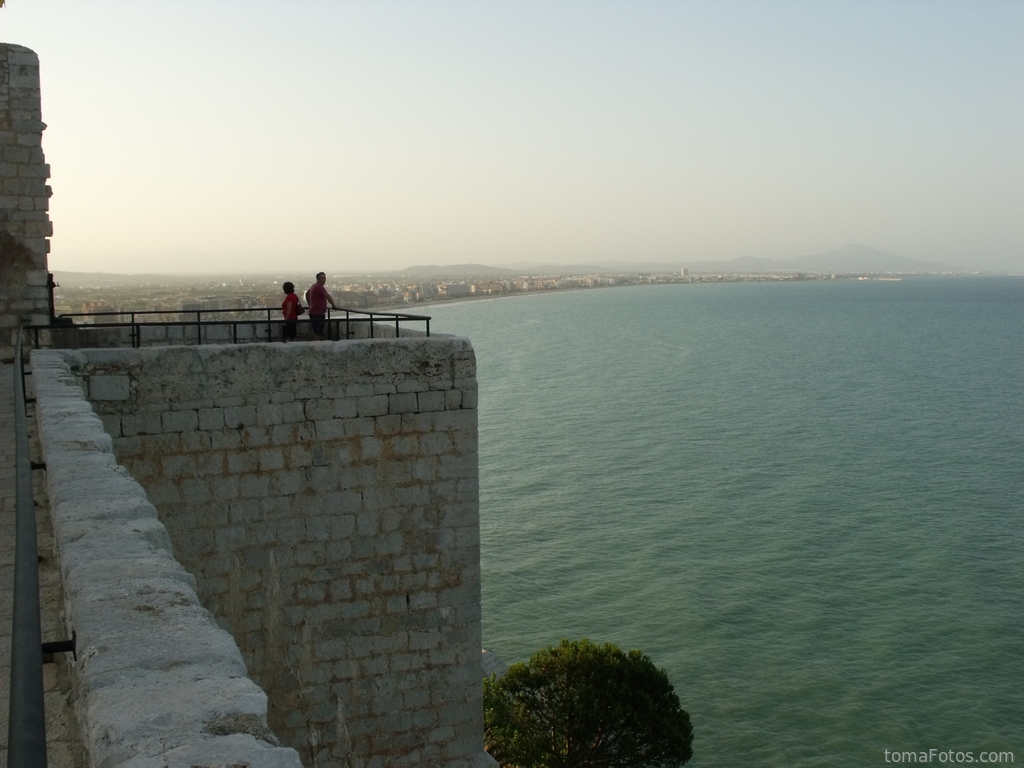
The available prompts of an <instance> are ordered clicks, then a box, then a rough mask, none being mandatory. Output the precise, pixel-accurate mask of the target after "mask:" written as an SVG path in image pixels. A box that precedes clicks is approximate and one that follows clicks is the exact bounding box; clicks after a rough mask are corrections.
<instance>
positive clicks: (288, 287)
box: [281, 283, 295, 293]
mask: <svg viewBox="0 0 1024 768" xmlns="http://www.w3.org/2000/svg"><path fill="white" fill-rule="evenodd" d="M281 287H282V288H284V292H285V293H295V285H294V284H292V283H285V284H284V285H282V286H281Z"/></svg>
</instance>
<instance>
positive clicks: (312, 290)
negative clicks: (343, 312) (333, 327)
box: [306, 272, 338, 341]
mask: <svg viewBox="0 0 1024 768" xmlns="http://www.w3.org/2000/svg"><path fill="white" fill-rule="evenodd" d="M326 284H327V275H326V274H324V273H323V272H317V273H316V282H315V283H313V284H312V285H311V286H309V289H308V290H307V291H306V304H307V305H308V306H309V321H310V323H312V325H313V335H314V336H316V337H317V338H318V339H320V340H321V341H322V340H323V338H324V327H325V325H326V323H327V305H328V304H330V305H331V309H337V308H338V307H337V306H335V304H334V299H333V298H331V294H330V293H328V292H327V288H325V287H324V286H325V285H326Z"/></svg>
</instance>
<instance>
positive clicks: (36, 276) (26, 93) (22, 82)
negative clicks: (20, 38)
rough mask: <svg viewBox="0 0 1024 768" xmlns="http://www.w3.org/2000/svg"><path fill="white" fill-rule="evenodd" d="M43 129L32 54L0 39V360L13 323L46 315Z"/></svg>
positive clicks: (7, 350)
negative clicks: (1, 41) (0, 41)
mask: <svg viewBox="0 0 1024 768" xmlns="http://www.w3.org/2000/svg"><path fill="white" fill-rule="evenodd" d="M45 128H46V125H45V123H43V121H42V114H41V111H40V98H39V59H38V57H37V56H36V54H35V53H33V52H32V51H30V50H29V49H28V48H24V47H22V46H20V45H10V44H7V43H0V359H8V358H10V357H11V356H12V354H13V345H14V339H15V334H16V333H17V328H18V326H20V325H21V324H28V323H38V324H44V323H47V322H48V321H49V318H50V307H49V291H48V289H47V261H46V255H47V253H48V251H49V240H48V238H49V237H50V235H51V234H52V233H53V232H52V227H51V225H50V217H49V213H48V211H49V201H50V194H51V190H50V187H49V186H48V185H47V184H46V179H48V178H49V177H50V167H49V166H48V165H47V164H46V161H45V159H44V157H43V149H42V137H43V130H44V129H45Z"/></svg>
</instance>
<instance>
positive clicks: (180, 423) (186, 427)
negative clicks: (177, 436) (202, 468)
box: [90, 376, 199, 432]
mask: <svg viewBox="0 0 1024 768" xmlns="http://www.w3.org/2000/svg"><path fill="white" fill-rule="evenodd" d="M93 378H95V376H94V377H93ZM90 386H91V382H90ZM160 421H161V425H162V427H163V431H164V432H191V431H193V430H195V429H197V428H198V427H199V414H198V413H197V412H196V411H169V412H167V413H164V414H162V415H161V418H160Z"/></svg>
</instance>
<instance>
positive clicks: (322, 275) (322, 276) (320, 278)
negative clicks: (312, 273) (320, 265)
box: [316, 272, 327, 285]
mask: <svg viewBox="0 0 1024 768" xmlns="http://www.w3.org/2000/svg"><path fill="white" fill-rule="evenodd" d="M316 281H317V282H318V283H320V285H323V284H324V283H326V282H327V275H326V274H325V273H323V272H317V273H316Z"/></svg>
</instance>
